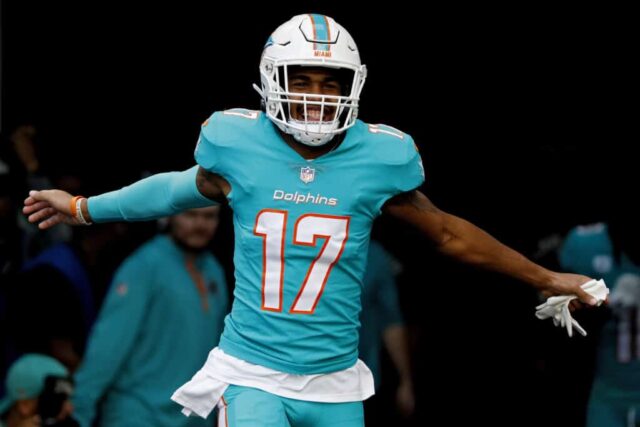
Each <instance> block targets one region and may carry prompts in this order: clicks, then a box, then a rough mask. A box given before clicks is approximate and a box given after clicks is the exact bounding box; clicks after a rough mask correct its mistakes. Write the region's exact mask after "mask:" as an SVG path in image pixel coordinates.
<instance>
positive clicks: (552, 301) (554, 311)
mask: <svg viewBox="0 0 640 427" xmlns="http://www.w3.org/2000/svg"><path fill="white" fill-rule="evenodd" d="M581 288H582V289H584V290H585V292H587V293H588V294H590V295H592V296H593V297H595V298H596V300H598V302H597V303H596V305H600V304H602V302H603V301H604V300H605V299H607V295H608V294H609V288H607V285H606V284H605V283H604V280H602V279H600V280H595V279H594V280H589V281H588V282H587V283H585V284H583V285H582V286H581ZM576 298H578V297H577V296H576V295H561V296H555V297H549V298H548V299H547V301H546V302H544V303H543V304H540V305H539V306H537V307H536V317H537V318H538V319H548V318H550V317H551V318H552V319H553V324H554V325H555V326H560V327H562V328H566V329H567V334H569V336H570V337H571V336H573V328H574V327H575V328H576V329H577V331H578V332H580V333H581V334H582V335H583V336H586V335H587V331H585V330H584V328H583V327H582V326H580V324H579V323H578V322H577V321H576V320H575V319H574V318H573V317H571V311H569V303H570V302H571V301H572V300H574V299H576Z"/></svg>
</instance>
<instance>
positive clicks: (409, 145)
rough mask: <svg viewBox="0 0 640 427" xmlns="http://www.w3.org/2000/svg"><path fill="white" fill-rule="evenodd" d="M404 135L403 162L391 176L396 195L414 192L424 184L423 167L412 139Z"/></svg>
mask: <svg viewBox="0 0 640 427" xmlns="http://www.w3.org/2000/svg"><path fill="white" fill-rule="evenodd" d="M404 135H405V139H406V141H405V144H404V147H403V148H404V150H405V155H404V161H403V162H401V163H400V164H398V165H397V167H396V168H395V169H396V170H395V173H394V174H393V175H392V180H393V185H394V187H395V189H396V191H397V193H398V194H399V193H405V192H407V191H411V190H415V189H416V188H418V187H420V186H421V185H422V184H423V183H424V179H425V176H424V167H423V165H422V158H421V157H420V152H419V151H418V147H417V146H416V144H415V142H414V141H413V138H412V137H411V136H410V135H408V134H404Z"/></svg>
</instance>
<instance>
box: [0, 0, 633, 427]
mask: <svg viewBox="0 0 640 427" xmlns="http://www.w3.org/2000/svg"><path fill="white" fill-rule="evenodd" d="M131 4H132V2H126V3H125V2H122V3H113V4H112V3H91V4H88V3H73V4H71V3H67V2H42V3H38V2H31V1H19V2H18V1H10V2H7V1H3V2H2V7H3V10H2V126H3V131H6V130H8V129H11V128H12V127H13V126H15V125H17V124H19V123H22V122H25V121H31V122H33V123H36V124H37V126H38V129H39V131H40V133H39V136H38V144H39V145H38V148H39V150H40V155H41V157H42V158H43V159H46V164H47V167H48V169H49V170H50V171H51V174H53V175H55V174H62V173H73V174H77V175H79V176H82V177H84V179H85V185H86V188H89V189H90V190H89V191H90V192H89V193H88V194H87V195H89V194H95V193H96V192H98V191H104V190H110V189H115V188H118V187H120V186H122V185H124V184H127V183H129V182H131V181H132V180H135V179H137V178H138V177H139V176H140V174H141V173H143V172H144V171H148V172H158V171H165V170H181V169H185V168H187V167H189V166H191V165H192V164H193V157H192V152H193V148H194V146H195V141H196V139H197V136H198V132H199V124H200V123H201V122H202V121H204V119H206V118H207V117H208V116H209V115H210V114H211V113H212V112H213V111H215V110H219V109H225V108H231V107H240V106H242V107H247V108H258V107H259V98H258V95H257V94H256V93H255V92H254V91H253V89H252V88H251V84H252V83H254V82H257V81H258V78H259V76H258V61H259V57H260V53H261V48H262V46H263V45H264V42H265V40H266V39H267V37H268V35H269V34H270V32H271V31H273V30H274V29H275V28H276V27H277V26H278V25H279V24H280V23H281V22H284V21H285V20H287V19H288V18H289V17H291V16H292V15H294V14H298V13H306V12H318V13H325V14H327V15H330V16H332V17H334V18H335V19H336V21H338V22H339V23H341V24H342V25H344V26H345V27H346V28H347V29H348V30H349V31H350V33H351V34H352V36H353V37H354V39H355V40H356V42H357V43H358V46H359V48H360V51H361V57H362V59H363V62H364V63H366V64H367V66H368V68H369V79H368V81H367V83H366V85H365V88H364V92H363V95H362V98H361V105H362V109H361V118H362V119H363V120H365V121H368V122H373V123H385V124H389V125H392V126H395V127H398V128H400V129H402V130H405V131H407V132H408V133H410V134H412V135H413V136H414V138H415V140H416V142H417V144H418V146H419V147H420V150H421V153H422V157H423V160H424V164H425V169H426V175H427V182H426V184H425V186H424V188H423V190H424V191H425V192H426V193H427V194H428V195H429V196H430V197H431V198H432V200H433V201H434V202H435V203H436V204H437V205H438V206H440V207H441V208H443V209H445V210H448V211H451V212H452V213H455V214H457V215H460V216H462V217H465V218H467V219H469V220H471V221H472V222H474V223H476V224H478V225H480V226H481V227H483V228H485V229H486V230H488V231H489V232H490V233H492V234H493V235H495V236H496V237H498V238H499V239H501V240H503V241H504V242H506V243H507V244H509V245H511V246H513V247H515V248H516V249H518V250H520V251H522V252H524V253H525V254H527V255H528V256H532V255H533V253H534V252H535V249H536V244H537V241H538V240H539V239H540V238H542V237H544V236H546V235H548V234H551V233H556V232H557V233H562V232H564V231H566V230H567V229H568V227H569V226H571V225H575V224H577V223H587V222H592V221H596V220H601V219H604V218H606V217H607V216H609V215H611V213H612V211H613V210H615V204H614V203H613V202H611V200H613V198H614V197H615V196H616V195H617V194H620V193H626V194H630V193H631V191H632V190H633V188H635V181H634V176H633V175H634V173H635V169H634V168H635V165H634V161H633V157H632V156H631V155H630V153H631V151H632V150H631V149H632V148H633V147H632V145H633V144H635V143H637V132H631V131H632V130H631V127H630V126H629V125H630V123H631V121H630V119H631V108H630V107H629V105H630V102H631V100H632V99H634V98H633V97H632V93H634V92H636V90H635V89H633V86H634V85H632V83H631V82H632V79H631V78H630V76H631V73H632V72H633V70H634V68H632V66H631V64H632V63H633V61H632V57H633V55H632V54H631V52H632V50H631V49H630V48H629V45H630V36H629V32H630V31H629V28H630V27H628V26H627V24H626V22H625V19H624V17H625V14H626V13H625V11H614V10H603V9H600V8H587V7H585V6H576V7H575V8H568V7H567V8H566V9H560V8H559V7H556V6H549V7H545V8H543V7H540V6H519V7H517V8H514V7H510V6H507V7H504V6H501V7H490V6H486V5H482V6H481V7H479V6H473V7H470V8H468V7H463V6H462V5H451V6H450V7H447V8H445V7H443V6H441V5H440V6H433V5H430V4H425V5H420V7H418V6H416V5H410V4H409V2H407V4H404V5H403V3H402V2H397V1H396V2H393V3H392V4H385V5H381V6H378V7H373V8H372V7H371V5H368V6H367V5H365V4H363V5H358V4H356V3H353V2H322V3H319V2H318V3H316V2H308V3H298V4H293V3H289V2H276V3H274V2H270V3H265V4H262V5H253V4H250V3H248V2H234V3H230V4H228V3H225V4H224V5H222V4H220V2H207V3H206V4H197V5H195V4H190V3H187V2H181V3H177V2H175V3H168V4H166V5H160V4H157V3H153V4H149V5H147V6H142V5H138V6H136V7H135V8H134V7H132V6H131ZM635 56H637V55H635ZM636 75H637V73H636ZM634 104H635V103H634ZM633 130H635V129H633ZM632 135H633V136H632ZM250 166H251V165H247V167H250ZM227 217H228V214H227ZM227 225H229V224H227ZM229 228H230V227H227V231H222V237H221V238H220V242H221V243H220V245H221V249H219V250H218V251H219V255H220V256H221V257H222V258H223V259H224V260H225V262H227V263H230V260H231V255H230V254H231V252H230V250H231V249H230V247H231V235H230V233H231V232H230V230H229ZM375 234H376V236H377V237H378V238H379V239H380V240H382V242H383V243H384V244H385V246H386V247H387V248H388V249H389V250H390V251H391V252H392V253H393V254H394V255H396V256H397V257H398V258H399V259H400V260H401V261H402V262H403V263H404V265H405V270H404V273H403V274H402V276H401V277H400V296H401V300H402V303H403V307H404V309H405V312H406V317H407V320H408V323H409V325H410V327H411V330H412V336H413V350H414V353H413V356H414V365H415V369H416V382H417V392H418V406H419V411H418V414H417V416H416V419H415V420H414V422H415V424H416V425H425V424H426V423H427V422H429V421H431V422H432V421H433V420H435V419H443V417H444V420H446V421H445V423H444V424H445V425H460V424H463V423H465V422H478V423H484V422H492V423H493V424H494V425H501V424H503V423H504V424H510V425H534V424H537V423H540V422H542V423H544V425H581V424H582V416H583V412H582V411H583V409H584V407H583V405H584V399H585V398H586V393H587V390H588V383H589V381H590V376H591V374H592V371H591V357H592V346H593V339H594V338H593V337H590V338H588V339H582V338H573V339H572V340H568V339H567V338H566V337H564V336H563V335H562V334H563V333H562V331H559V330H555V329H553V328H552V327H551V326H550V325H545V324H542V322H540V321H537V320H535V318H534V316H533V311H534V306H535V305H536V303H537V301H538V300H537V296H536V294H535V293H534V292H533V291H532V290H531V289H530V288H528V287H527V286H525V285H522V284H519V283H515V282H512V281H510V280H507V279H505V278H502V277H497V276H494V275H492V274H489V273H483V272H478V271H473V270H470V269H468V268H466V267H464V266H460V265H459V264H455V263H452V262H450V261H447V260H443V259H442V258H440V257H438V256H437V255H436V254H434V252H433V250H432V249H430V247H429V246H428V244H427V243H426V242H425V241H424V240H423V239H422V238H421V237H419V236H417V235H416V232H415V231H414V230H411V229H408V228H406V227H404V226H402V225H400V224H397V223H395V222H394V221H391V220H388V219H386V220H382V221H381V224H380V227H378V228H377V230H376V233H375ZM584 316H585V320H584V321H585V322H587V325H588V324H589V317H590V316H591V315H590V314H589V313H587V314H585V315H584ZM596 323H597V322H595V323H594V325H593V326H592V327H593V328H595V329H597V328H596V327H595V325H596ZM587 329H589V328H588V327H587ZM560 372H562V373H560ZM392 383H393V378H390V379H388V383H387V386H386V388H384V389H383V395H384V393H389V391H388V390H390V389H391V385H390V384H392ZM432 424H433V422H432ZM439 424H442V423H439Z"/></svg>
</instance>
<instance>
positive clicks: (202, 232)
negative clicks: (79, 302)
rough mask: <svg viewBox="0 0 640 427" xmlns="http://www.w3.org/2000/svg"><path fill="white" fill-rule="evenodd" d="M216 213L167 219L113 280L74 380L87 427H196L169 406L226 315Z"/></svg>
mask: <svg viewBox="0 0 640 427" xmlns="http://www.w3.org/2000/svg"><path fill="white" fill-rule="evenodd" d="M219 210H220V208H219V207H207V208H201V209H193V210H188V211H185V212H183V213H181V214H178V215H175V216H173V217H171V218H169V221H168V227H169V231H168V233H167V234H163V235H159V236H157V237H155V238H153V239H152V240H150V241H149V242H147V243H146V244H144V245H143V246H141V247H140V248H139V249H138V250H136V251H135V252H134V253H133V254H132V255H131V256H129V257H128V258H127V259H126V260H125V261H124V263H123V264H122V266H121V267H120V268H119V269H118V271H117V272H116V274H115V277H114V280H113V283H112V285H111V287H110V289H109V292H108V295H107V298H106V300H105V303H104V305H103V307H102V309H101V311H100V314H99V316H98V319H97V321H96V323H95V326H94V328H93V331H92V333H91V337H90V339H89V344H88V347H87V352H86V354H85V357H84V360H83V361H82V364H81V366H80V369H79V370H78V372H77V373H76V376H75V379H76V382H77V393H76V397H75V399H74V404H75V407H76V414H77V418H78V420H79V421H80V423H81V425H83V426H87V427H89V426H91V425H92V423H93V422H94V421H95V420H96V419H97V421H98V425H100V426H102V427H110V426H113V427H116V426H132V427H134V426H157V427H162V426H166V427H177V426H184V427H187V426H189V427H195V426H207V425H212V422H211V421H210V420H209V421H207V420H204V419H202V418H194V417H190V418H187V417H185V416H183V415H182V414H181V413H180V411H179V407H178V405H177V404H176V403H174V402H172V401H171V400H170V399H169V398H170V396H171V394H172V393H173V392H174V390H175V389H176V388H178V387H179V386H180V385H181V384H183V383H184V382H186V381H187V380H188V379H189V378H190V377H191V376H192V375H193V372H195V371H196V370H198V368H199V367H200V366H201V365H202V364H203V363H204V361H205V360H206V358H207V354H208V352H209V351H210V350H211V348H212V347H214V346H215V345H216V344H217V343H218V340H219V338H220V334H221V332H222V327H223V319H224V316H225V315H226V314H227V307H228V292H227V284H226V281H225V275H224V271H223V269H222V267H221V265H220V263H219V262H218V261H217V260H216V258H215V257H214V256H213V255H212V254H211V252H210V243H211V240H212V239H213V237H214V235H215V232H216V229H217V227H218V214H219Z"/></svg>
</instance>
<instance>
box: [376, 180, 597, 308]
mask: <svg viewBox="0 0 640 427" xmlns="http://www.w3.org/2000/svg"><path fill="white" fill-rule="evenodd" d="M384 211H385V212H387V213H389V214H391V215H393V216H395V217H397V218H399V219H401V220H403V221H406V222H408V223H410V224H413V225H414V226H416V227H417V228H418V229H420V230H421V231H422V232H423V233H424V234H425V235H426V236H428V237H429V238H430V239H431V240H433V241H434V242H435V244H436V245H437V247H438V250H439V251H440V252H442V253H443V254H445V255H449V256H451V257H453V258H456V259H458V260H460V261H462V262H465V263H468V264H472V265H475V266H478V267H482V268H485V269H488V270H492V271H497V272H500V273H503V274H507V275H509V276H511V277H514V278H517V279H519V280H522V281H525V282H527V283H529V284H531V285H533V286H534V287H536V288H537V289H539V290H540V291H542V292H543V294H545V295H546V296H550V295H568V294H575V295H577V296H578V298H579V299H580V301H582V302H584V303H587V304H590V305H593V304H595V303H596V302H597V301H596V300H595V299H594V298H593V297H592V296H591V295H589V294H588V293H587V292H585V291H584V290H583V289H582V288H581V287H580V286H581V285H582V284H584V283H586V282H587V281H589V280H591V279H590V278H589V277H586V276H582V275H579V274H567V273H557V272H554V271H550V270H548V269H546V268H544V267H542V266H540V265H538V264H536V263H534V262H532V261H530V260H529V259H527V258H526V257H525V256H524V255H522V254H520V253H518V252H517V251H515V250H513V249H511V248H509V247H508V246H506V245H504V244H502V243H500V242H499V241H498V240H496V239H495V238H493V237H492V236H490V235H489V234H488V233H487V232H485V231H484V230H482V229H480V228H479V227H477V226H475V225H473V224H471V223H470V222H468V221H466V220H464V219H462V218H459V217H456V216H454V215H451V214H448V213H446V212H444V211H442V210H440V209H438V208H437V207H436V206H435V205H434V204H433V203H432V202H431V201H430V200H429V199H428V198H427V196H425V195H424V194H423V193H421V192H420V191H418V190H414V191H410V192H408V193H403V194H400V195H398V196H396V197H394V198H392V199H390V200H389V201H388V202H387V203H386V204H385V206H384Z"/></svg>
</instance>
